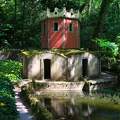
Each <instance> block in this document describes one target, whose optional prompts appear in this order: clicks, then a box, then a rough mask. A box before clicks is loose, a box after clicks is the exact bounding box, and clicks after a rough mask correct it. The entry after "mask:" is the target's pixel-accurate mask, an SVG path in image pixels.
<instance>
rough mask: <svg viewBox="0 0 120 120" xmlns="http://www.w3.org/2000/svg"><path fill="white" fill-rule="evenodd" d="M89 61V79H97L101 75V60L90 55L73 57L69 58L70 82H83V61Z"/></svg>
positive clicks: (84, 54)
mask: <svg viewBox="0 0 120 120" xmlns="http://www.w3.org/2000/svg"><path fill="white" fill-rule="evenodd" d="M83 59H88V77H96V76H99V74H100V64H99V59H98V58H97V57H96V56H94V55H93V54H90V53H87V52H86V53H83V54H81V55H79V54H78V55H72V56H71V57H69V58H68V71H69V80H70V81H78V80H79V81H81V80H82V60H83Z"/></svg>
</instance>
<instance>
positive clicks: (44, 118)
mask: <svg viewBox="0 0 120 120" xmlns="http://www.w3.org/2000/svg"><path fill="white" fill-rule="evenodd" d="M31 85H32V84H29V85H27V86H23V87H22V91H21V96H22V97H23V98H24V99H25V101H26V102H27V104H29V106H30V107H31V110H32V112H33V115H34V116H35V118H36V119H37V120H54V119H53V115H52V113H50V112H49V111H48V110H47V109H46V108H45V107H43V106H42V104H41V103H40V101H39V100H38V99H37V98H36V97H33V96H31V93H32V88H31V87H33V86H31Z"/></svg>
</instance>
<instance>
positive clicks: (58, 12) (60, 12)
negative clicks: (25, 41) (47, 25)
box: [40, 7, 80, 20]
mask: <svg viewBox="0 0 120 120" xmlns="http://www.w3.org/2000/svg"><path fill="white" fill-rule="evenodd" d="M55 17H65V18H73V19H79V18H80V13H79V11H78V10H76V11H75V10H73V9H70V10H69V11H67V10H66V8H65V7H64V8H63V9H58V8H55V9H54V11H53V12H51V11H50V9H49V8H47V10H46V11H42V13H40V19H41V20H43V19H46V18H55Z"/></svg>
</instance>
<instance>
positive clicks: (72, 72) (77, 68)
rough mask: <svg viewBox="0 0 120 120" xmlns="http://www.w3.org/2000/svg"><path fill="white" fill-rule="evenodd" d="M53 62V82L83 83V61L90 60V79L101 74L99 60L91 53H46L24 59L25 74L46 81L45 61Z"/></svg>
mask: <svg viewBox="0 0 120 120" xmlns="http://www.w3.org/2000/svg"><path fill="white" fill-rule="evenodd" d="M45 59H49V60H50V61H51V68H50V69H51V80H53V81H82V80H83V78H82V60H83V59H88V77H96V76H98V75H99V73H100V65H99V59H98V58H97V57H95V56H94V55H93V54H90V53H87V52H86V53H82V54H81V55H80V54H76V55H71V56H69V57H64V56H61V55H60V54H56V53H51V52H44V53H42V54H37V55H34V56H32V57H27V58H26V57H24V61H23V62H24V70H23V71H24V74H25V75H26V76H28V78H30V79H31V78H32V79H38V80H44V60H45Z"/></svg>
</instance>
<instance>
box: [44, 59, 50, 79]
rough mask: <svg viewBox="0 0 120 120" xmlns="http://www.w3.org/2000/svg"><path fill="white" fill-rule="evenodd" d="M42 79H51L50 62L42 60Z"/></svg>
mask: <svg viewBox="0 0 120 120" xmlns="http://www.w3.org/2000/svg"><path fill="white" fill-rule="evenodd" d="M44 79H51V60H50V59H44Z"/></svg>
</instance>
